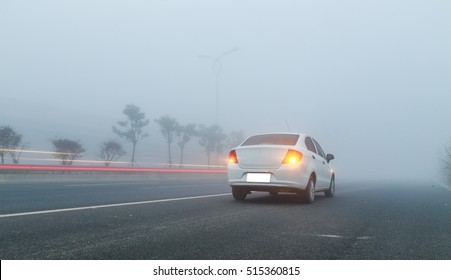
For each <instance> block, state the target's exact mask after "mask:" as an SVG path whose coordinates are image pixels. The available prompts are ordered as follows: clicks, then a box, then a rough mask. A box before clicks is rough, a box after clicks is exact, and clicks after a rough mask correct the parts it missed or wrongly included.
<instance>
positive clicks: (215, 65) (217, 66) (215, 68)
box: [198, 48, 239, 124]
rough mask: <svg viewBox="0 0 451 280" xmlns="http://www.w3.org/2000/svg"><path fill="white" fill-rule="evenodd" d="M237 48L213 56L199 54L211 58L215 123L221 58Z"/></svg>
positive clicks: (217, 115)
mask: <svg viewBox="0 0 451 280" xmlns="http://www.w3.org/2000/svg"><path fill="white" fill-rule="evenodd" d="M238 50H239V48H233V49H230V50H228V51H226V52H224V53H222V54H221V55H219V56H217V57H214V56H207V55H199V56H198V57H200V58H210V59H214V60H213V67H212V68H213V71H215V124H218V117H219V77H220V75H221V71H222V59H223V58H224V57H225V56H226V55H229V54H231V53H233V52H236V51H238Z"/></svg>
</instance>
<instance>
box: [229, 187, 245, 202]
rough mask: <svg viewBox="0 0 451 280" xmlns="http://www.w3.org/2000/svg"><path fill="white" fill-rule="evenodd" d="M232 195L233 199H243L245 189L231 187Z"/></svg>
mask: <svg viewBox="0 0 451 280" xmlns="http://www.w3.org/2000/svg"><path fill="white" fill-rule="evenodd" d="M232 195H233V198H235V200H245V199H246V196H247V191H246V190H243V189H241V188H238V187H232Z"/></svg>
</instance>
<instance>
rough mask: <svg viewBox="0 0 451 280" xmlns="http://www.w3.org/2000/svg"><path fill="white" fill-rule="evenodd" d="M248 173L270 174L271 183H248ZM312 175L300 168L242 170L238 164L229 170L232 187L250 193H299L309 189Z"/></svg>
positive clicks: (299, 166) (300, 166) (230, 166)
mask: <svg viewBox="0 0 451 280" xmlns="http://www.w3.org/2000/svg"><path fill="white" fill-rule="evenodd" d="M248 173H269V174H271V177H270V181H269V182H248V180H247V174H248ZM309 177H310V174H307V172H305V170H304V169H303V168H302V165H298V166H283V167H281V168H278V169H241V168H240V167H239V166H238V165H236V164H230V165H229V168H228V181H229V185H230V186H231V187H239V188H240V189H245V190H248V191H262V192H288V193H297V192H299V191H303V190H305V189H306V187H307V183H308V180H309Z"/></svg>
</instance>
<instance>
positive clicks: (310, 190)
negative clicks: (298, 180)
mask: <svg viewBox="0 0 451 280" xmlns="http://www.w3.org/2000/svg"><path fill="white" fill-rule="evenodd" d="M301 197H302V201H303V202H304V203H307V204H312V203H313V201H315V180H314V179H313V177H310V179H309V180H308V183H307V187H306V188H305V190H304V191H303V192H302V193H301Z"/></svg>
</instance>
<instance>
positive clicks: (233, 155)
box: [229, 150, 238, 163]
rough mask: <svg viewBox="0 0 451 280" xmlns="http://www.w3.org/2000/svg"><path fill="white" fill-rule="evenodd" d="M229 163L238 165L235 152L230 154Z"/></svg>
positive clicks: (232, 151)
mask: <svg viewBox="0 0 451 280" xmlns="http://www.w3.org/2000/svg"><path fill="white" fill-rule="evenodd" d="M229 163H238V158H237V157H236V152H235V150H231V151H230V153H229Z"/></svg>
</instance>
